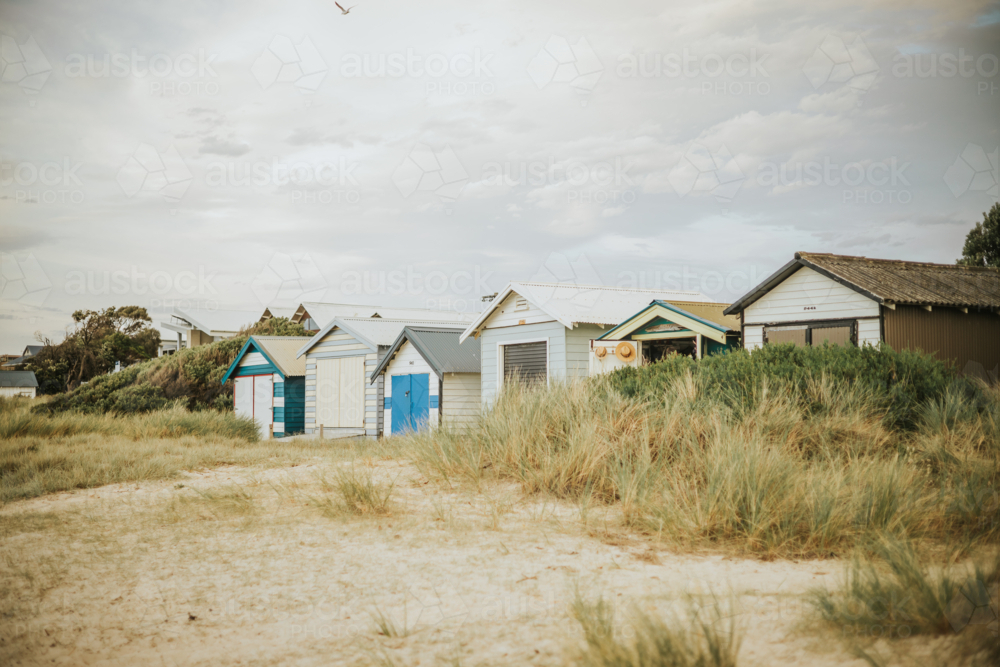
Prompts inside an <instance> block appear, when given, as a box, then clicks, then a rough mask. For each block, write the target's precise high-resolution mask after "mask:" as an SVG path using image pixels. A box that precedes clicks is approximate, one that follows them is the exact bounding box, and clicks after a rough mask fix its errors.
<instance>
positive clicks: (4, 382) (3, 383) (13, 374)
mask: <svg viewBox="0 0 1000 667" xmlns="http://www.w3.org/2000/svg"><path fill="white" fill-rule="evenodd" d="M37 386H38V380H36V379H35V373H34V371H0V387H25V388H27V387H37Z"/></svg>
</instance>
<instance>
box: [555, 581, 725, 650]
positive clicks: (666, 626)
mask: <svg viewBox="0 0 1000 667" xmlns="http://www.w3.org/2000/svg"><path fill="white" fill-rule="evenodd" d="M572 614H573V617H574V618H575V619H576V620H577V621H578V622H579V623H580V625H581V627H582V629H583V637H584V641H585V648H584V649H583V651H582V654H581V655H580V659H579V662H578V664H582V665H587V666H588V667H661V666H662V667H735V665H736V664H737V659H736V657H737V653H738V652H739V647H740V643H741V637H740V632H739V630H738V628H737V627H736V622H735V616H733V615H728V616H724V614H723V612H722V610H721V608H720V606H719V605H717V604H716V605H713V606H712V607H710V608H708V609H699V608H697V607H696V605H695V604H694V603H693V601H691V600H688V602H687V605H686V609H685V613H684V615H681V614H678V613H673V614H668V615H667V616H665V617H663V618H659V617H656V616H652V615H650V614H647V613H646V612H644V611H641V610H639V609H638V608H632V609H631V610H630V611H629V613H628V614H627V622H626V623H627V625H626V627H625V628H616V626H615V618H614V616H615V614H614V609H613V607H612V606H611V605H610V604H609V603H607V602H606V601H605V600H604V599H599V600H597V601H596V602H594V603H588V602H586V601H585V600H584V599H583V598H582V597H581V596H580V594H579V592H577V595H576V599H575V600H574V602H573V605H572Z"/></svg>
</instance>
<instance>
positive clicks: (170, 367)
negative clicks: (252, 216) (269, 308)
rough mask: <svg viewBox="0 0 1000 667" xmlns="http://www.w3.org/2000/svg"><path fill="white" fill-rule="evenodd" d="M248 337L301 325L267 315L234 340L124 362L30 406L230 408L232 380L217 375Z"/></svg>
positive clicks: (49, 409)
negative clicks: (117, 368)
mask: <svg viewBox="0 0 1000 667" xmlns="http://www.w3.org/2000/svg"><path fill="white" fill-rule="evenodd" d="M248 335H269V336H296V335H299V336H304V335H305V329H303V328H302V325H299V324H291V323H289V322H288V320H287V319H284V318H273V319H270V320H268V321H266V322H261V323H259V324H257V325H254V326H253V327H251V328H250V329H249V330H248V331H246V332H243V333H241V334H240V335H239V336H236V337H234V338H228V339H226V340H220V341H216V342H214V343H210V344H208V345H201V346H199V347H195V348H188V349H183V350H179V351H177V352H175V353H174V354H171V355H168V356H165V357H157V358H156V359H150V360H149V361H146V362H143V363H139V364H135V365H133V366H129V367H128V368H126V369H124V370H122V371H121V372H119V373H114V374H110V375H100V376H97V377H95V378H94V379H93V380H91V381H90V382H89V383H87V384H84V385H81V386H80V387H78V388H76V389H75V390H73V391H70V392H67V393H65V394H59V395H58V396H56V397H54V398H53V399H52V400H51V401H49V402H47V403H43V404H40V405H38V406H36V407H35V410H36V411H37V412H46V413H57V412H65V411H67V410H73V411H77V412H88V413H104V412H113V413H120V414H132V413H142V412H150V411H152V410H159V409H162V408H163V407H166V406H167V405H169V404H171V403H174V402H177V401H179V402H181V403H182V404H183V405H184V406H185V407H187V408H188V409H189V410H195V411H198V410H220V411H224V412H225V411H231V410H232V409H233V388H232V383H227V384H225V385H224V384H222V377H223V376H224V375H225V374H226V370H228V369H229V365H230V364H232V363H233V360H234V359H235V358H236V355H237V354H238V353H239V351H240V349H241V348H242V347H243V345H244V343H246V342H247V336H248Z"/></svg>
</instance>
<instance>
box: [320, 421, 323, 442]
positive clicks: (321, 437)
mask: <svg viewBox="0 0 1000 667" xmlns="http://www.w3.org/2000/svg"><path fill="white" fill-rule="evenodd" d="M319 439H320V440H322V439H323V425H322V424H320V425H319Z"/></svg>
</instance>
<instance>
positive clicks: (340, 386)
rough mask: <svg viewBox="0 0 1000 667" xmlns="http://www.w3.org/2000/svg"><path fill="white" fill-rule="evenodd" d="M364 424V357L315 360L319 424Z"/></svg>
mask: <svg viewBox="0 0 1000 667" xmlns="http://www.w3.org/2000/svg"><path fill="white" fill-rule="evenodd" d="M320 424H322V425H323V426H327V427H330V428H364V425H365V358H364V357H363V356H357V357H341V358H340V359H319V360H317V362H316V425H317V426H319V425H320Z"/></svg>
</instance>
